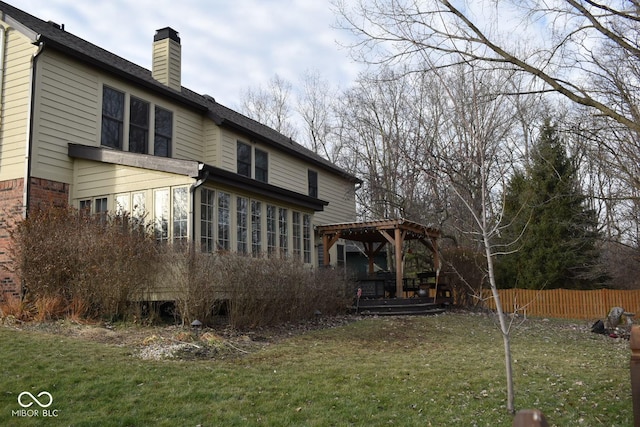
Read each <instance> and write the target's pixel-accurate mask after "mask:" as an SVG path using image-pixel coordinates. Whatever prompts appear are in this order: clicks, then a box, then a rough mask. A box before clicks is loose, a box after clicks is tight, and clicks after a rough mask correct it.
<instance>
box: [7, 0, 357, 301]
mask: <svg viewBox="0 0 640 427" xmlns="http://www.w3.org/2000/svg"><path fill="white" fill-rule="evenodd" d="M0 12H1V16H0V27H1V29H0V47H1V48H0V65H1V73H2V75H1V76H0V84H1V88H0V94H1V101H2V102H1V108H2V111H1V116H0V117H1V120H2V122H1V126H0V204H1V211H2V220H1V222H0V228H1V229H2V233H0V263H2V264H4V265H5V266H7V265H8V263H10V260H9V258H8V256H7V246H8V244H9V237H8V233H7V227H8V226H9V225H10V222H11V221H12V220H15V219H19V218H20V217H24V216H25V215H26V214H27V213H28V211H29V209H32V208H34V207H37V206H38V205H40V204H42V203H53V204H57V205H67V204H68V205H71V206H73V207H75V208H78V209H84V210H86V211H89V212H91V213H95V214H99V213H103V212H111V213H122V212H128V213H129V214H131V215H132V216H133V217H136V218H141V219H144V220H146V221H151V222H152V224H153V229H154V233H155V237H156V239H157V240H158V241H162V242H167V243H170V242H184V241H191V242H193V243H195V245H196V247H197V248H199V249H200V250H202V251H206V252H212V251H218V250H223V251H233V252H238V253H243V254H252V255H262V254H276V253H277V254H286V255H289V256H294V257H299V259H301V260H302V261H303V262H304V263H306V264H309V265H310V266H317V265H319V264H321V260H319V257H322V256H323V250H322V248H320V247H319V246H320V244H321V241H320V239H318V238H317V236H316V233H315V227H316V226H318V225H322V224H327V223H336V222H346V221H353V220H354V219H355V189H356V188H357V186H358V184H359V183H360V181H359V180H358V179H357V178H356V177H354V176H352V175H350V174H348V173H346V172H345V171H344V170H342V169H340V168H339V167H337V166H335V165H334V164H332V163H330V162H328V161H326V160H325V159H323V158H321V157H320V156H318V155H316V154H314V153H312V152H311V151H309V150H307V149H305V148H304V147H302V146H301V145H299V144H297V143H296V142H295V141H292V140H291V139H290V138H288V137H286V136H285V135H282V134H280V133H278V132H276V131H274V130H273V129H271V128H268V127H267V126H264V125H262V124H260V123H258V122H256V121H254V120H251V119H249V118H247V117H245V116H243V115H241V114H239V113H237V112H235V111H233V110H231V109H229V108H227V107H225V106H223V105H220V104H218V103H217V102H216V101H215V99H214V98H212V97H211V96H208V95H201V94H197V93H194V92H193V91H190V90H189V89H187V88H185V87H182V85H181V82H180V68H181V40H180V37H179V34H178V33H177V32H176V31H175V30H173V29H171V28H163V29H160V30H158V31H157V32H156V34H155V36H154V37H153V49H152V52H150V55H152V56H153V69H152V70H146V69H144V68H142V67H139V66H137V65H135V64H133V63H131V62H129V61H126V60H124V59H122V58H120V57H118V56H116V55H114V54H112V53H110V52H107V51H105V50H103V49H101V48H99V47H97V46H95V45H93V44H91V43H89V42H87V41H85V40H82V39H80V38H78V37H76V36H74V35H72V34H70V33H68V32H66V31H65V30H64V27H63V26H61V25H57V24H55V23H52V22H46V21H43V20H40V19H38V18H36V17H34V16H31V15H29V14H27V13H25V12H23V11H21V10H19V9H17V8H15V7H12V6H10V5H8V4H6V3H2V2H0ZM150 38H151V35H150ZM340 250H341V248H340V247H335V248H333V252H335V253H334V254H333V255H332V256H331V258H332V260H333V261H334V263H338V262H343V261H344V260H341V259H339V254H340V253H342V254H344V250H342V251H340ZM319 254H320V255H319ZM343 256H344V255H343ZM0 283H1V286H2V289H1V290H2V295H6V294H19V292H20V284H19V283H18V281H17V279H16V277H15V276H14V275H12V274H11V273H9V272H7V271H3V272H2V275H1V276H0ZM164 297H165V296H163V295H161V294H156V295H154V296H153V298H154V299H164Z"/></svg>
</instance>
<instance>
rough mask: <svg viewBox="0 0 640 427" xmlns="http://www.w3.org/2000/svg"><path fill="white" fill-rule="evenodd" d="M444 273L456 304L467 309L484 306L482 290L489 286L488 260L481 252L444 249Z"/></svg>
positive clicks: (452, 248) (463, 249)
mask: <svg viewBox="0 0 640 427" xmlns="http://www.w3.org/2000/svg"><path fill="white" fill-rule="evenodd" d="M442 259H443V264H444V266H443V273H444V274H445V275H446V278H447V281H448V283H449V284H450V286H451V291H452V292H453V299H454V301H455V304H456V305H458V306H461V307H466V308H478V307H482V306H483V301H482V290H483V288H486V285H487V274H486V260H485V258H484V255H483V254H482V253H480V252H477V251H474V250H473V249H470V248H465V247H455V248H454V247H450V248H445V249H442Z"/></svg>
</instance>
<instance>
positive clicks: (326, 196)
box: [305, 169, 356, 225]
mask: <svg viewBox="0 0 640 427" xmlns="http://www.w3.org/2000/svg"><path fill="white" fill-rule="evenodd" d="M314 170H317V171H318V197H319V198H320V199H321V200H325V201H327V202H329V205H328V206H325V207H324V210H323V211H322V212H317V213H316V215H315V218H314V224H316V225H322V224H333V223H339V222H352V221H355V220H356V201H355V193H354V191H355V184H354V183H352V182H349V181H347V180H345V179H343V178H341V177H339V176H338V175H335V174H330V173H328V172H326V171H323V170H322V169H320V170H318V169H314ZM305 182H306V174H305Z"/></svg>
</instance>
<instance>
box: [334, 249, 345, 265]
mask: <svg viewBox="0 0 640 427" xmlns="http://www.w3.org/2000/svg"><path fill="white" fill-rule="evenodd" d="M336 251H337V255H338V256H337V258H338V262H337V263H336V264H337V266H338V267H344V264H345V258H344V245H336Z"/></svg>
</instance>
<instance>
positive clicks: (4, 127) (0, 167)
mask: <svg viewBox="0 0 640 427" xmlns="http://www.w3.org/2000/svg"><path fill="white" fill-rule="evenodd" d="M6 37H7V39H6V50H5V63H4V76H2V78H3V82H2V83H3V92H2V113H1V117H0V172H1V173H2V180H6V179H15V178H21V177H24V172H25V156H26V143H27V138H28V129H27V126H28V117H29V93H30V85H31V58H32V55H33V54H34V53H35V51H36V48H35V46H33V45H32V44H31V43H30V40H28V39H27V38H26V37H25V36H23V35H22V34H20V33H19V32H18V31H16V30H13V29H9V30H8V31H7V33H6Z"/></svg>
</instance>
